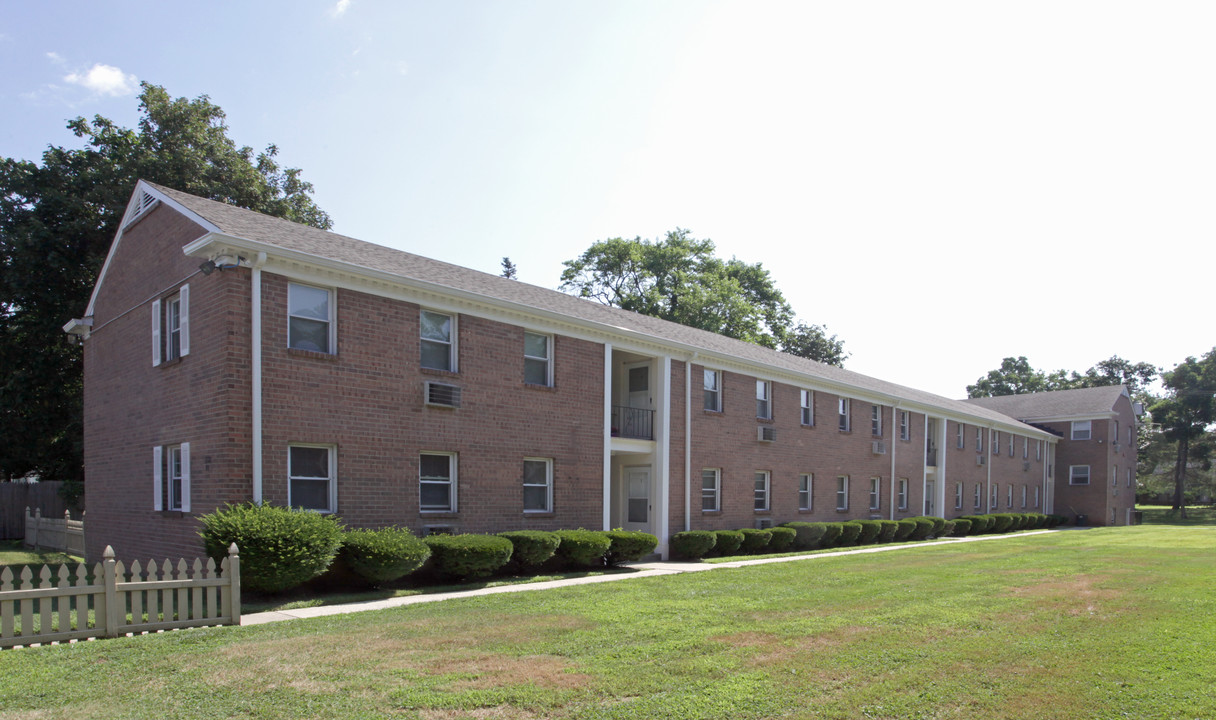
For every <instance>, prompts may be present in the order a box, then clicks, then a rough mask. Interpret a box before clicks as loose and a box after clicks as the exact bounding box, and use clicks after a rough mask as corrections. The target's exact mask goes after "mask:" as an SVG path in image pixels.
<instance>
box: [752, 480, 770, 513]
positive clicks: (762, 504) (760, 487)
mask: <svg viewBox="0 0 1216 720" xmlns="http://www.w3.org/2000/svg"><path fill="white" fill-rule="evenodd" d="M755 480H756V510H757V511H761V510H768V481H769V474H768V472H767V471H758V472H756V474H755Z"/></svg>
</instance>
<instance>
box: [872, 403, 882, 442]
mask: <svg viewBox="0 0 1216 720" xmlns="http://www.w3.org/2000/svg"><path fill="white" fill-rule="evenodd" d="M870 434H871V435H873V436H874V437H882V406H881V405H871V406H870Z"/></svg>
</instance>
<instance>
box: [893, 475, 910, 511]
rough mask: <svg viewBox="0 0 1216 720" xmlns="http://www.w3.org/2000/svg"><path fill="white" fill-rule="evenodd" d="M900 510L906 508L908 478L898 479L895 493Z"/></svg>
mask: <svg viewBox="0 0 1216 720" xmlns="http://www.w3.org/2000/svg"><path fill="white" fill-rule="evenodd" d="M895 497H896V502H897V503H899V509H900V510H907V509H908V478H900V479H899V490H898V492H896V494H895Z"/></svg>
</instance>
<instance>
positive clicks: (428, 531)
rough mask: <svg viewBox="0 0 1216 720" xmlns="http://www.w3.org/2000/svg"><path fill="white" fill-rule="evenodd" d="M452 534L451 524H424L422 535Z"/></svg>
mask: <svg viewBox="0 0 1216 720" xmlns="http://www.w3.org/2000/svg"><path fill="white" fill-rule="evenodd" d="M451 534H452V526H451V525H424V526H423V527H422V536H423V537H426V536H428V535H451Z"/></svg>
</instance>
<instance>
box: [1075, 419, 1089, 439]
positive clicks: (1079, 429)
mask: <svg viewBox="0 0 1216 720" xmlns="http://www.w3.org/2000/svg"><path fill="white" fill-rule="evenodd" d="M1092 431H1093V421H1092V420H1073V422H1072V439H1073V440H1088V439H1089V437H1090V435H1091V434H1092Z"/></svg>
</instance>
